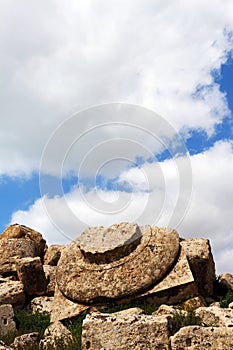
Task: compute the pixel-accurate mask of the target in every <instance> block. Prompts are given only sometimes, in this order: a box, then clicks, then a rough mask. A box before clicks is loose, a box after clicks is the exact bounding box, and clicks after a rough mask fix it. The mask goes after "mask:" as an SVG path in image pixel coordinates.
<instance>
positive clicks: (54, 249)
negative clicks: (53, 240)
mask: <svg viewBox="0 0 233 350" xmlns="http://www.w3.org/2000/svg"><path fill="white" fill-rule="evenodd" d="M64 248H65V246H64V245H59V244H53V245H51V246H49V247H48V249H47V250H46V253H45V256H44V265H52V266H57V263H58V261H59V259H60V256H61V252H62V250H63V249H64Z"/></svg>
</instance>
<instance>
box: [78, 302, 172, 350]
mask: <svg viewBox="0 0 233 350" xmlns="http://www.w3.org/2000/svg"><path fill="white" fill-rule="evenodd" d="M169 320H170V319H169V317H167V316H148V315H143V314H141V312H137V311H136V312H135V310H134V309H133V310H130V309H129V310H125V311H121V312H117V313H114V314H101V313H99V312H95V313H93V314H91V315H88V316H87V317H86V318H85V319H84V321H83V329H82V350H86V349H89V350H101V349H105V350H115V349H117V350H125V349H134V350H145V349H164V350H166V349H167V350H168V349H170V333H169V327H170V325H169Z"/></svg>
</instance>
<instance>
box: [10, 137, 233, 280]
mask: <svg viewBox="0 0 233 350" xmlns="http://www.w3.org/2000/svg"><path fill="white" fill-rule="evenodd" d="M190 159H191V164H192V171H193V177H192V179H191V180H192V186H193V191H192V197H191V201H190V204H189V207H188V211H187V212H182V211H181V212H179V210H181V209H182V207H181V208H179V210H178V212H177V213H176V215H177V218H181V217H182V215H183V216H184V217H183V221H182V222H181V223H180V224H179V225H178V227H176V228H177V230H178V232H179V233H180V235H181V236H182V237H186V238H187V237H203V238H209V239H210V240H211V245H212V248H213V252H214V256H215V261H216V266H217V271H218V273H220V272H228V271H229V272H233V270H232V266H233V264H232V263H233V261H232V256H231V255H230V252H231V251H232V249H233V245H232V239H233V229H232V228H233V216H232V209H233V207H232V198H233V189H232V178H233V148H232V143H231V142H223V141H222V142H217V143H216V144H215V145H214V146H213V147H212V148H210V149H209V150H207V151H205V152H203V153H200V154H197V155H193V156H191V158H190ZM178 162H180V163H181V165H180V164H178V165H179V166H180V168H182V167H184V158H182V157H181V158H179V159H178ZM178 170H179V168H177V163H175V161H174V160H166V161H165V162H163V163H151V164H148V163H147V164H145V165H143V166H142V167H141V169H135V168H131V169H129V170H128V172H127V171H124V172H123V173H122V174H121V176H120V177H119V179H120V181H121V180H124V181H128V182H129V184H130V185H131V186H133V187H134V189H135V192H133V193H130V192H123V191H115V192H113V191H107V190H106V191H104V190H100V189H99V190H98V189H97V190H96V189H94V188H93V189H92V190H90V191H88V192H85V189H82V188H81V189H78V188H74V189H73V190H72V191H71V192H70V193H68V194H66V195H65V196H64V197H55V198H51V199H46V198H44V200H45V204H46V209H47V212H48V213H49V215H50V216H51V217H52V220H53V224H51V222H50V219H49V216H48V215H47V214H46V212H45V210H44V209H43V200H42V199H38V200H37V201H36V202H35V203H34V205H32V206H31V207H30V208H29V210H28V211H18V212H16V213H14V214H13V216H12V222H19V223H23V224H25V225H29V226H31V227H33V228H35V229H38V230H39V231H41V232H42V233H43V234H44V236H45V237H46V239H47V240H48V242H49V243H55V242H56V243H59V242H64V241H65V240H66V239H65V238H64V234H65V235H67V236H68V237H70V238H71V239H72V238H74V237H76V235H78V234H80V233H81V232H82V231H83V229H84V228H85V227H86V226H95V225H110V224H112V223H116V222H120V221H134V222H138V223H139V224H158V225H167V224H169V222H170V220H171V216H172V214H173V211H174V210H177V209H174V208H175V206H176V201H177V198H178V196H179V194H180V192H182V191H183V190H182V184H180V183H179V182H180V180H181V178H180V174H179V171H178ZM189 176H190V174H189ZM182 181H186V182H187V183H188V182H189V181H190V179H186V178H183V180H182ZM148 184H149V190H150V192H149V193H147V192H145V189H147V188H148V187H147V186H148ZM140 188H141V190H142V191H140ZM184 188H185V187H184ZM181 195H182V193H181ZM183 195H184V197H185V191H184V192H183ZM186 204H187V203H186ZM172 222H175V221H174V220H173V221H172ZM177 222H178V219H177ZM54 224H56V225H57V227H58V228H60V232H59V231H58V230H57V228H56V227H55V226H53V225H54ZM61 231H62V232H63V234H62V233H61ZM67 241H68V239H67Z"/></svg>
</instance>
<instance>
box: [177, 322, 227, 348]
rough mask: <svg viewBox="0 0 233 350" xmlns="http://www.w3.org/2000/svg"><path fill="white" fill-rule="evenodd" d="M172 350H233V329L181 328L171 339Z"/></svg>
mask: <svg viewBox="0 0 233 350" xmlns="http://www.w3.org/2000/svg"><path fill="white" fill-rule="evenodd" d="M171 348H172V350H184V349H187V350H206V349H211V350H220V349H221V350H230V349H232V348H233V328H228V327H199V326H188V327H183V328H181V329H180V330H179V332H177V333H176V334H175V335H174V336H173V337H171Z"/></svg>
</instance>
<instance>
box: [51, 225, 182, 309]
mask: <svg viewBox="0 0 233 350" xmlns="http://www.w3.org/2000/svg"><path fill="white" fill-rule="evenodd" d="M118 238H119V239H118ZM178 253H179V236H178V234H177V232H176V231H174V230H169V231H168V230H167V229H166V228H157V227H152V228H151V227H150V226H144V227H140V228H139V227H138V226H137V225H136V224H129V223H121V224H118V225H112V226H110V227H109V228H103V227H96V228H92V229H88V230H86V231H84V233H83V234H82V235H81V236H80V237H78V239H76V240H75V241H73V242H72V243H71V244H70V245H68V246H67V247H66V248H64V249H63V251H62V254H61V258H60V260H59V262H58V266H57V275H56V279H57V284H58V287H59V289H60V291H61V292H62V293H63V294H64V296H66V297H67V298H69V299H71V300H73V301H76V302H79V303H92V302H96V301H100V300H103V299H105V300H106V299H109V300H112V299H115V298H123V297H126V296H130V295H134V294H135V293H138V292H139V291H143V290H145V289H147V288H148V287H150V286H151V285H153V284H155V283H156V282H157V281H158V280H160V279H161V278H162V277H163V276H164V275H165V273H166V272H167V271H168V269H169V268H170V267H171V266H172V265H173V264H174V262H175V260H176V257H177V255H178ZM77 286H78V288H77Z"/></svg>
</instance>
